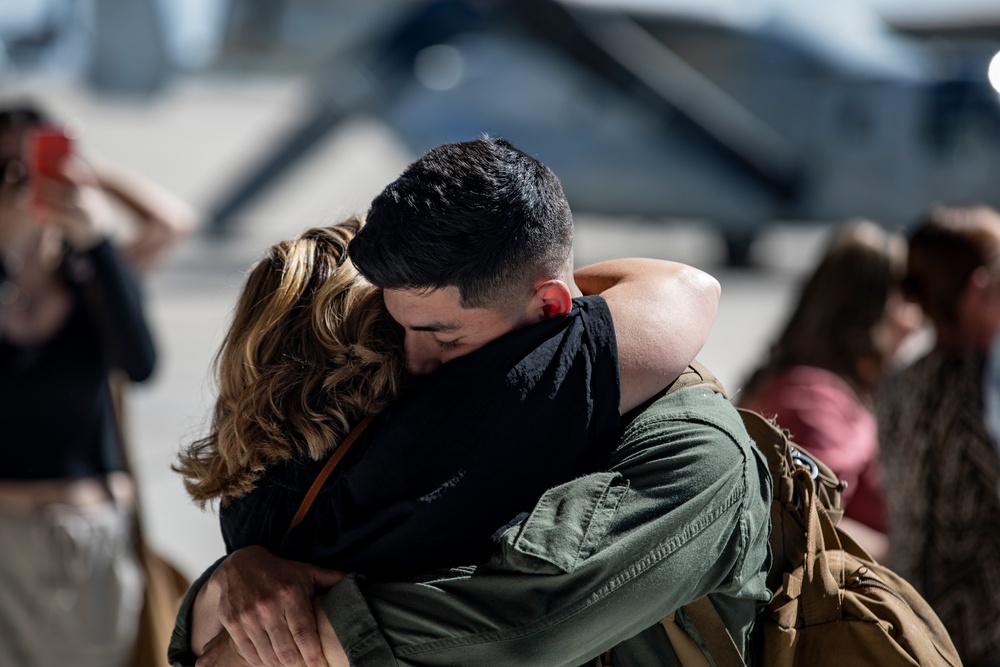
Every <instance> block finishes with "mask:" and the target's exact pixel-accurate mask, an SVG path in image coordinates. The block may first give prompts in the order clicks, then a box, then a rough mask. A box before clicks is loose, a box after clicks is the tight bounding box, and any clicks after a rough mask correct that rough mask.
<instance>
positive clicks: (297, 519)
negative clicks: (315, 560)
mask: <svg viewBox="0 0 1000 667" xmlns="http://www.w3.org/2000/svg"><path fill="white" fill-rule="evenodd" d="M374 418H375V415H365V417H364V418H363V419H362V420H361V421H359V422H358V423H357V425H356V426H355V427H354V428H353V429H351V432H350V433H348V434H347V437H346V438H344V441H343V442H341V443H340V446H339V447H337V448H336V449H335V450H333V454H331V455H330V458H329V459H327V462H326V465H324V466H323V469H322V470H320V471H319V474H318V475H316V479H314V480H313V483H312V486H310V487H309V490H308V491H306V496H305V498H303V499H302V503H301V504H300V505H299V509H298V511H297V512H295V516H294V517H292V521H291V523H290V524H288V530H286V531H285V537H288V534H289V533H291V532H292V530H294V529H295V527H296V526H298V525H299V524H300V523H302V520H303V519H304V518H306V513H307V512H308V511H309V508H310V507H312V504H313V501H314V500H316V496H317V495H319V490H320V489H322V488H323V485H324V484H326V480H327V478H329V477H330V473H332V472H333V469H334V468H336V467H337V464H338V463H340V460H341V459H343V458H344V455H345V454H347V450H348V449H350V448H351V445H353V444H354V441H355V440H357V439H358V436H360V435H361V433H362V432H363V431H364V430H365V427H366V426H368V424H370V423H371V421H372V419H374Z"/></svg>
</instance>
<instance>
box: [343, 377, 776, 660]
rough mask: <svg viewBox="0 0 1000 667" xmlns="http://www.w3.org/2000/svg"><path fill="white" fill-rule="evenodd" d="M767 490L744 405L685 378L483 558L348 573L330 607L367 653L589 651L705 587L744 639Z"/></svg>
mask: <svg viewBox="0 0 1000 667" xmlns="http://www.w3.org/2000/svg"><path fill="white" fill-rule="evenodd" d="M734 420H735V421H734ZM769 503H770V487H769V483H768V481H767V469H766V465H764V463H763V461H762V459H759V458H758V456H757V455H756V454H755V452H754V451H753V448H752V446H751V445H750V444H749V437H748V436H747V435H746V432H745V431H744V430H742V425H741V423H740V422H739V416H738V415H737V414H736V412H735V410H733V409H732V407H731V406H730V405H729V404H728V402H726V401H725V399H724V398H722V397H721V396H719V395H717V394H714V393H712V392H709V391H706V390H703V389H700V388H695V389H688V390H684V391H680V392H676V393H674V394H670V395H668V396H666V397H664V398H662V399H660V400H659V401H658V402H657V404H655V405H654V406H653V407H652V408H650V409H649V410H647V411H646V413H645V414H644V415H643V416H641V417H640V418H638V419H637V420H636V421H634V422H633V423H632V425H631V426H630V427H629V428H628V429H627V431H626V434H625V436H624V438H623V441H622V445H621V447H620V448H619V450H618V451H617V452H616V454H615V457H614V461H613V464H612V467H611V471H610V472H606V473H596V474H592V475H588V476H586V477H583V478H580V479H577V480H574V481H573V482H570V483H568V484H564V485H562V486H560V487H557V488H555V489H552V490H550V491H549V492H548V493H546V495H545V496H543V498H542V499H541V500H540V501H539V503H538V505H537V506H536V507H535V510H534V512H533V513H532V515H531V517H530V518H528V519H527V520H526V521H525V522H524V523H522V524H521V525H520V526H518V527H516V528H514V529H512V530H511V531H508V533H507V534H506V535H504V538H503V541H502V543H501V547H500V551H499V553H498V554H497V556H496V557H495V558H494V559H493V560H492V561H491V562H490V563H489V564H488V565H486V566H481V567H476V568H468V569H464V570H463V569H456V570H452V571H450V572H446V573H440V574H439V576H437V577H424V578H420V579H414V580H411V581H407V582H399V583H366V582H365V581H364V580H363V579H361V578H358V577H348V578H347V579H345V580H344V581H342V582H341V583H340V584H338V585H337V586H335V587H334V588H333V589H332V590H331V591H330V592H329V593H328V594H326V595H325V596H324V598H323V604H324V609H325V610H326V614H327V618H328V619H329V621H330V623H331V625H332V626H333V629H334V630H335V631H336V634H337V636H338V638H339V639H340V642H341V643H342V645H343V647H344V650H345V651H346V654H347V656H348V657H349V658H350V661H351V664H359V665H360V664H363V665H470V664H517V665H547V666H552V665H579V664H582V663H583V662H585V661H586V660H589V659H590V658H593V657H594V656H596V655H598V654H600V653H601V652H602V651H604V650H607V649H608V648H610V647H612V646H614V645H616V644H618V643H619V642H621V641H623V640H626V639H628V638H630V637H633V636H635V635H637V634H638V633H640V632H642V631H643V630H645V629H647V628H649V627H650V626H652V625H655V624H656V623H657V622H658V621H659V619H660V618H662V617H664V616H666V615H667V614H668V613H669V612H671V611H674V610H676V609H678V608H680V607H681V606H682V605H684V604H686V603H688V602H691V601H693V600H696V599H698V598H700V597H702V596H703V595H705V594H712V596H713V602H715V604H716V606H717V608H718V609H719V611H720V614H721V615H722V616H723V619H724V620H725V621H726V622H727V625H728V627H729V628H730V631H731V632H732V634H733V635H734V637H736V638H737V641H738V642H739V640H740V638H745V636H746V633H747V632H748V631H749V626H750V624H751V623H752V620H753V618H754V616H755V615H756V612H757V610H758V608H759V606H760V605H762V604H763V603H764V602H766V600H767V598H768V592H767V590H766V588H765V583H764V579H765V573H766V564H767V537H768V531H769ZM664 651H669V648H667V647H666V646H665V647H664ZM664 660H665V662H664V664H670V662H669V661H670V658H668V657H665V658H664Z"/></svg>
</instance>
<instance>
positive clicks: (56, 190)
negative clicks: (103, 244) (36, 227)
mask: <svg viewBox="0 0 1000 667" xmlns="http://www.w3.org/2000/svg"><path fill="white" fill-rule="evenodd" d="M34 178H36V179H37V180H36V181H35V182H34V183H32V185H31V187H32V190H33V192H34V197H33V198H32V202H31V204H30V208H29V210H30V212H31V214H32V216H33V217H35V218H36V219H37V220H38V221H39V223H40V224H43V225H51V226H52V228H53V229H57V230H58V231H60V232H61V233H62V235H63V238H65V239H66V241H67V242H68V243H69V244H70V245H71V246H72V247H73V248H74V249H75V250H79V251H85V250H89V249H91V248H93V247H94V246H96V245H97V244H98V243H100V241H101V240H102V239H103V238H104V237H105V236H106V235H107V233H108V231H109V223H110V220H111V208H110V206H109V205H108V202H107V199H106V198H105V197H104V194H103V193H102V192H101V190H100V188H99V187H98V185H97V181H96V179H95V178H94V175H93V172H91V171H90V170H89V168H88V167H87V166H86V165H85V164H84V163H83V162H82V161H80V160H71V161H68V162H67V163H66V164H64V165H63V168H62V172H61V178H51V177H47V176H44V175H41V174H36V175H35V176H34Z"/></svg>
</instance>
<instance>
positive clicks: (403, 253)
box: [350, 136, 573, 310]
mask: <svg viewBox="0 0 1000 667" xmlns="http://www.w3.org/2000/svg"><path fill="white" fill-rule="evenodd" d="M572 249H573V217H572V214H571V213H570V209H569V203H568V202H567V201H566V196H565V195H564V194H563V190H562V185H561V184H560V183H559V179H558V178H556V175H555V174H554V173H552V170H550V169H549V168H548V167H546V166H545V165H544V164H542V163H541V162H540V161H538V160H536V159H535V158H533V157H531V156H530V155H528V154H526V153H524V152H523V151H521V150H519V149H517V148H515V147H514V146H513V145H511V144H510V143H509V142H507V141H505V140H503V139H499V138H494V137H489V136H485V137H483V138H480V139H476V140H475V141H467V142H460V143H452V144H445V145H443V146H438V147H437V148H434V149H432V150H430V151H429V152H427V153H426V154H425V155H424V156H423V157H421V158H419V159H418V160H416V161H415V162H413V163H412V164H411V165H410V166H409V167H407V168H406V170H405V171H404V172H403V174H402V175H401V176H400V177H399V178H397V179H396V180H395V181H393V182H392V183H390V184H389V185H388V186H387V187H386V188H385V189H384V190H383V191H382V192H381V194H379V195H378V196H377V197H376V198H375V199H374V201H372V205H371V208H370V209H369V210H368V215H367V222H366V224H365V226H364V227H362V229H361V231H360V232H359V233H358V235H357V236H356V237H355V238H354V240H353V241H352V242H351V246H350V256H351V260H352V261H353V262H354V264H355V266H356V267H357V268H358V270H359V271H360V272H361V273H362V274H363V275H364V276H365V277H366V278H367V279H368V280H369V281H371V282H372V283H373V284H375V285H377V286H379V287H382V288H385V289H416V290H434V289H439V288H442V287H449V286H454V287H457V288H458V290H459V294H460V295H461V303H462V306H463V307H465V308H491V309H494V310H503V309H506V308H508V307H515V306H517V305H518V304H519V303H523V300H524V299H526V298H527V297H528V296H529V295H530V293H531V288H532V286H533V285H534V283H535V281H536V280H537V279H539V278H549V277H559V276H561V275H562V274H563V271H564V270H565V269H566V268H567V267H568V266H569V264H570V262H571V256H572Z"/></svg>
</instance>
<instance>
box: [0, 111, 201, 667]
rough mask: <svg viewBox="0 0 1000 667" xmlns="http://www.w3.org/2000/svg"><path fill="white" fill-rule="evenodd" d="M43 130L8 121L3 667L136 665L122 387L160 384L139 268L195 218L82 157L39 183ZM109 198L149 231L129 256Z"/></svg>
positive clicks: (139, 234) (2, 237) (0, 521)
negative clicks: (117, 236) (117, 237)
mask: <svg viewBox="0 0 1000 667" xmlns="http://www.w3.org/2000/svg"><path fill="white" fill-rule="evenodd" d="M45 122H46V120H45V118H44V116H43V114H41V113H40V112H39V111H38V110H37V109H36V108H33V107H24V106H21V107H17V108H12V107H8V108H6V109H3V110H0V162H2V171H0V175H2V179H0V414H2V415H3V420H2V426H0V429H2V431H0V442H2V443H3V447H2V453H3V463H2V464H0V542H2V544H3V545H4V548H3V550H2V553H0V664H2V665H18V666H19V667H20V666H23V667H36V666H37V667H43V666H44V667H49V666H51V665H76V666H93V667H98V666H99V667H115V666H117V665H125V664H127V662H128V661H129V659H130V658H131V653H132V649H133V645H134V644H135V639H136V627H137V621H138V616H139V610H140V608H141V605H142V599H143V598H142V595H143V592H142V581H143V578H142V572H141V569H140V567H139V565H138V562H137V555H136V553H135V550H134V549H133V546H132V543H131V538H132V526H133V523H132V510H131V504H132V500H133V498H134V495H133V493H134V492H133V489H132V485H131V481H130V480H129V479H128V476H127V475H126V474H125V473H124V472H123V461H122V457H121V450H120V446H121V442H120V439H119V438H120V434H119V432H118V424H117V422H116V413H115V408H114V402H113V397H112V390H111V377H112V373H119V372H120V373H123V374H124V375H125V376H127V377H128V379H130V380H132V381H142V380H145V379H146V378H148V377H149V376H150V374H151V373H152V371H153V368H154V363H155V349H154V345H153V340H152V337H151V335H150V332H149V328H148V326H147V322H146V319H145V316H144V313H143V307H142V300H141V295H140V289H139V285H138V283H137V280H136V278H135V276H134V274H133V269H137V270H144V269H147V268H149V267H151V266H153V265H154V264H155V262H156V261H157V260H158V259H160V258H161V257H162V256H163V252H165V250H166V249H167V248H168V247H169V245H170V244H171V243H172V242H173V241H174V240H176V238H178V236H179V235H180V234H181V233H183V232H184V231H186V230H187V229H190V228H191V226H192V221H193V219H194V217H193V215H192V214H191V213H190V209H188V208H187V207H186V206H185V205H183V204H181V203H179V202H177V201H176V200H175V199H173V198H171V197H169V196H168V195H166V194H165V193H163V192H161V191H160V190H159V189H158V188H151V189H143V188H129V187H127V186H124V185H119V184H118V182H117V181H114V180H113V179H111V180H104V179H102V177H101V176H99V175H98V174H95V173H94V172H93V171H91V170H90V169H89V167H87V166H86V165H85V164H84V163H83V162H82V161H81V160H79V159H76V158H72V157H70V158H67V159H65V160H63V161H62V162H61V164H60V165H59V166H58V168H57V171H56V173H55V174H54V176H52V177H47V176H42V175H41V174H37V173H32V174H31V175H29V170H28V169H26V166H25V158H24V156H23V155H22V146H23V142H24V138H25V137H26V136H27V134H28V133H29V132H30V131H31V130H32V129H33V128H36V127H40V126H41V125H42V124H43V123H45ZM147 193H148V195H149V196H148V197H147V196H144V195H145V194H147ZM112 198H113V199H117V200H118V201H120V202H122V203H123V204H125V206H126V207H130V208H132V209H133V211H134V212H135V214H136V218H138V224H137V226H136V230H135V233H134V235H133V237H132V238H131V239H130V240H129V242H128V245H127V246H126V248H125V249H124V250H123V251H121V252H120V251H119V250H117V249H116V248H115V247H113V245H112V244H111V242H110V240H109V235H110V233H111V229H112V221H113V219H114V215H113V211H112V208H111V206H110V204H109V199H112ZM126 254H127V255H128V256H129V257H130V259H131V261H128V260H124V259H123V257H122V256H121V255H126ZM130 264H132V266H130Z"/></svg>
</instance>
